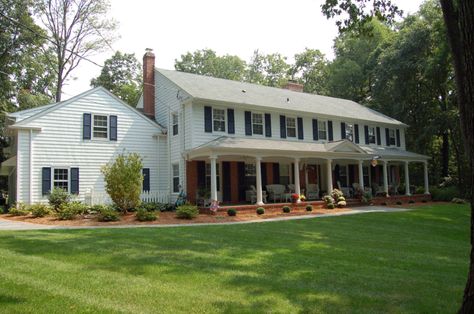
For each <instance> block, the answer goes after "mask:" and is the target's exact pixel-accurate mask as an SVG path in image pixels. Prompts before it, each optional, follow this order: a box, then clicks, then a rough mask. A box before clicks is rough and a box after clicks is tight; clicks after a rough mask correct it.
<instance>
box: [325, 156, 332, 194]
mask: <svg viewBox="0 0 474 314" xmlns="http://www.w3.org/2000/svg"><path fill="white" fill-rule="evenodd" d="M326 171H327V172H326V175H327V184H328V192H327V193H328V195H331V194H332V160H331V159H328V160H327V165H326Z"/></svg>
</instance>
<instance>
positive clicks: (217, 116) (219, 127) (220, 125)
mask: <svg viewBox="0 0 474 314" xmlns="http://www.w3.org/2000/svg"><path fill="white" fill-rule="evenodd" d="M212 120H213V124H214V131H215V132H225V110H224V109H215V108H213V109H212Z"/></svg>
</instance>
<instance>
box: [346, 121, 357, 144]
mask: <svg viewBox="0 0 474 314" xmlns="http://www.w3.org/2000/svg"><path fill="white" fill-rule="evenodd" d="M344 124H345V127H346V129H345V130H344V131H345V133H346V134H345V136H344V139H346V140H348V141H351V142H353V143H354V142H355V138H354V137H355V136H354V129H355V128H354V125H355V124H354V123H347V122H346V123H344ZM348 129H350V131H351V132H350V133H348V132H347V131H348ZM349 135H350V138H349Z"/></svg>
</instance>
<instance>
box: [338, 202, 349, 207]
mask: <svg viewBox="0 0 474 314" xmlns="http://www.w3.org/2000/svg"><path fill="white" fill-rule="evenodd" d="M346 205H347V203H346V201H339V202H337V207H339V208H342V207H346Z"/></svg>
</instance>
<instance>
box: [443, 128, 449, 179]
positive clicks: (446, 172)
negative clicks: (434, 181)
mask: <svg viewBox="0 0 474 314" xmlns="http://www.w3.org/2000/svg"><path fill="white" fill-rule="evenodd" d="M441 139H442V141H443V143H442V145H441V176H442V177H443V178H444V177H447V176H448V175H449V134H448V131H447V130H446V131H443V134H442V135H441Z"/></svg>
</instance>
